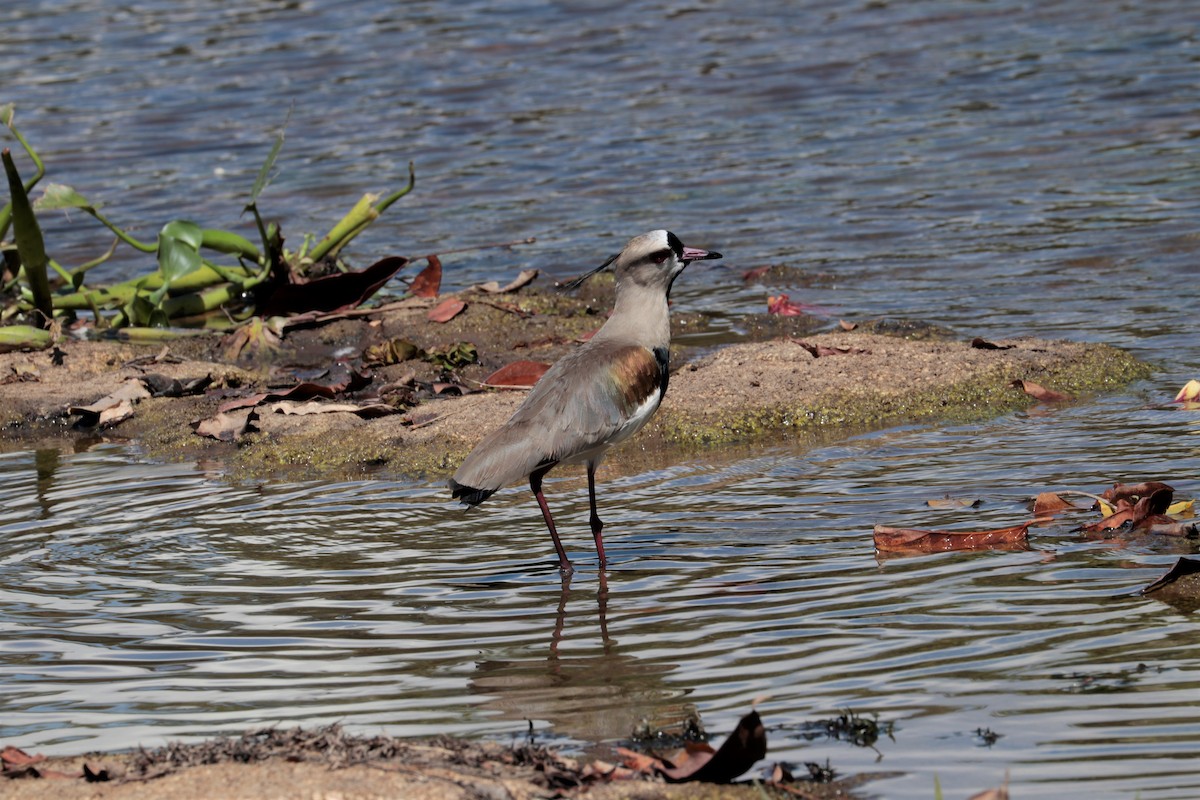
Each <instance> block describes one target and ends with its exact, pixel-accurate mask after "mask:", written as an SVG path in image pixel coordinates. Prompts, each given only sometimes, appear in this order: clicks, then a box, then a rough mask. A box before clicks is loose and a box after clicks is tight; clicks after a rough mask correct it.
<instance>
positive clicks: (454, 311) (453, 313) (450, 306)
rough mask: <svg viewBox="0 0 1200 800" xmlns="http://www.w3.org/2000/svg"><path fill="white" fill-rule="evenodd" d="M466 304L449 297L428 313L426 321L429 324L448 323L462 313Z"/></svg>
mask: <svg viewBox="0 0 1200 800" xmlns="http://www.w3.org/2000/svg"><path fill="white" fill-rule="evenodd" d="M466 307H467V304H466V303H464V302H463V301H462V300H459V299H458V298H457V297H451V298H449V299H447V300H443V301H442V302H441V303H439V304H438V305H437V306H436V307H435V308H434V309H432V310H431V311H430V312H429V315H428V317H427V319H428V320H429V321H430V322H449V321H450V320H452V319H454V318H455V317H457V316H458V315H459V314H461V313H462V311H463V309H464V308H466Z"/></svg>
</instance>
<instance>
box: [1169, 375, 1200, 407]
mask: <svg viewBox="0 0 1200 800" xmlns="http://www.w3.org/2000/svg"><path fill="white" fill-rule="evenodd" d="M1172 402H1174V403H1197V402H1200V381H1198V380H1196V379H1195V378H1193V379H1192V380H1190V381H1188V382H1187V383H1185V384H1184V385H1183V388H1182V389H1180V390H1179V394H1177V395H1175V399H1174V400H1173V401H1172Z"/></svg>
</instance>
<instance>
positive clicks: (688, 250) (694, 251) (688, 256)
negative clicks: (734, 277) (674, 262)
mask: <svg viewBox="0 0 1200 800" xmlns="http://www.w3.org/2000/svg"><path fill="white" fill-rule="evenodd" d="M720 257H721V254H720V253H717V252H712V251H709V250H700V249H699V248H696V247H685V248H683V258H682V259H681V261H683V263H685V264H688V263H691V262H692V261H704V260H706V259H709V258H720Z"/></svg>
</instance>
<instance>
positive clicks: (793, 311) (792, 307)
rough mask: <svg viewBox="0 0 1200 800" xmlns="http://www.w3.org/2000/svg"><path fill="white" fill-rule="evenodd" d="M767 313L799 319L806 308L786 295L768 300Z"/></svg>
mask: <svg viewBox="0 0 1200 800" xmlns="http://www.w3.org/2000/svg"><path fill="white" fill-rule="evenodd" d="M767 313H768V314H778V315H779V316H781V317H799V316H802V315H803V314H804V306H802V305H797V304H796V303H793V302H792V300H791V298H790V297H788V296H787V295H786V294H781V295H776V296H774V297H768V298H767Z"/></svg>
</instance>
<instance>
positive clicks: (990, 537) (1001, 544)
mask: <svg viewBox="0 0 1200 800" xmlns="http://www.w3.org/2000/svg"><path fill="white" fill-rule="evenodd" d="M1051 521H1052V519H1051V518H1050V517H1038V518H1037V519H1031V520H1029V521H1028V522H1023V523H1021V524H1020V525H1014V526H1013V527H1011V528H996V529H994V530H988V531H939V530H921V529H918V528H890V527H887V526H886V525H876V526H875V531H874V534H875V549H876V550H878V551H880V552H882V553H942V552H946V551H949V550H1003V549H1022V548H1024V547H1025V546H1026V544H1027V542H1028V534H1029V526H1030V525H1036V524H1039V523H1042V522H1051Z"/></svg>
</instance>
